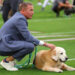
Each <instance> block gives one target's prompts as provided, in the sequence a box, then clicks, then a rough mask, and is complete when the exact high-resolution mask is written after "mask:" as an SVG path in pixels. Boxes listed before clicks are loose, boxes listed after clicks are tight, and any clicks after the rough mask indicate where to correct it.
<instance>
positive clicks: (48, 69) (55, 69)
mask: <svg viewBox="0 0 75 75" xmlns="http://www.w3.org/2000/svg"><path fill="white" fill-rule="evenodd" d="M42 70H43V71H52V72H63V70H61V69H59V68H53V67H49V66H44V67H43V68H42Z"/></svg>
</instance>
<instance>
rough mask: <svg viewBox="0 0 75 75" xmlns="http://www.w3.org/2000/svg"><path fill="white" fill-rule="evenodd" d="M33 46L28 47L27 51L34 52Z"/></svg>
mask: <svg viewBox="0 0 75 75" xmlns="http://www.w3.org/2000/svg"><path fill="white" fill-rule="evenodd" d="M34 47H35V46H34V44H31V45H29V47H28V49H29V50H30V51H31V52H32V51H33V50H34Z"/></svg>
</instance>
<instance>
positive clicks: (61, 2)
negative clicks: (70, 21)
mask: <svg viewBox="0 0 75 75" xmlns="http://www.w3.org/2000/svg"><path fill="white" fill-rule="evenodd" d="M52 10H53V11H54V12H55V13H56V16H57V17H58V16H59V15H60V11H61V10H64V13H65V15H67V16H68V15H70V14H71V13H75V8H74V6H73V5H72V4H70V3H69V1H68V0H55V1H54V4H53V7H52Z"/></svg>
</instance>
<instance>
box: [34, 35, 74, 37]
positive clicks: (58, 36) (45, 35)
mask: <svg viewBox="0 0 75 75" xmlns="http://www.w3.org/2000/svg"><path fill="white" fill-rule="evenodd" d="M66 36H75V35H42V36H35V37H36V38H46V37H66Z"/></svg>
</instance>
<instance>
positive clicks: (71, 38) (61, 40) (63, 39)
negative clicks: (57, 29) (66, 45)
mask: <svg viewBox="0 0 75 75" xmlns="http://www.w3.org/2000/svg"><path fill="white" fill-rule="evenodd" d="M65 40H75V38H63V39H47V40H42V41H65Z"/></svg>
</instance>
